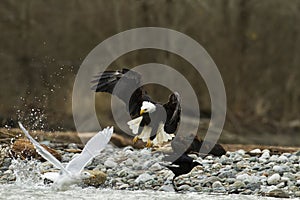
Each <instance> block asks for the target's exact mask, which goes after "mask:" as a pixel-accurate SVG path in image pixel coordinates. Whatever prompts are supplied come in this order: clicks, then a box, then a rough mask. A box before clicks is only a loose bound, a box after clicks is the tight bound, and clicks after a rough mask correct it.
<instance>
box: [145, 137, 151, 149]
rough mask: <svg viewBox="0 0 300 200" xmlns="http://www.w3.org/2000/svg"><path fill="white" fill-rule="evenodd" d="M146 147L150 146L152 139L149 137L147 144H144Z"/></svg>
mask: <svg viewBox="0 0 300 200" xmlns="http://www.w3.org/2000/svg"><path fill="white" fill-rule="evenodd" d="M146 147H147V148H150V147H152V141H151V140H150V139H148V141H147V144H146Z"/></svg>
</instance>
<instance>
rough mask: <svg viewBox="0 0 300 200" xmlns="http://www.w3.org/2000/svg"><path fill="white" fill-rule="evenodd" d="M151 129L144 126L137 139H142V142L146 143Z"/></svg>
mask: <svg viewBox="0 0 300 200" xmlns="http://www.w3.org/2000/svg"><path fill="white" fill-rule="evenodd" d="M151 131H152V128H151V127H149V126H144V128H143V131H142V133H141V134H140V135H139V136H138V138H140V139H142V140H143V142H147V141H148V139H149V138H150V135H151Z"/></svg>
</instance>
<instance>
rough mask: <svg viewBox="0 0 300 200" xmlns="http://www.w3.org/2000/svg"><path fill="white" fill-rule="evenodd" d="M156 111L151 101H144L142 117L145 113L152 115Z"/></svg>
mask: <svg viewBox="0 0 300 200" xmlns="http://www.w3.org/2000/svg"><path fill="white" fill-rule="evenodd" d="M155 110H156V106H155V105H154V104H153V103H151V102H150V101H143V104H142V107H141V111H140V115H142V114H143V113H152V112H154V111H155Z"/></svg>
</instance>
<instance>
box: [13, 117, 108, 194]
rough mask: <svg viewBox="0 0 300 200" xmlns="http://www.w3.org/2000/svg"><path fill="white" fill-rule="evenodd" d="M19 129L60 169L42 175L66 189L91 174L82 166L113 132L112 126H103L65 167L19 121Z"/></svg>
mask: <svg viewBox="0 0 300 200" xmlns="http://www.w3.org/2000/svg"><path fill="white" fill-rule="evenodd" d="M19 126H20V128H21V130H22V131H23V132H24V133H25V135H26V137H28V138H29V140H30V141H31V142H32V144H33V145H34V147H35V149H36V151H37V152H38V153H39V154H40V155H41V156H42V157H43V158H44V159H46V160H48V161H49V162H50V163H52V164H53V165H54V166H55V167H56V168H58V169H60V172H59V173H57V172H48V173H45V174H44V175H43V177H44V178H47V179H50V180H52V181H53V182H54V184H53V186H54V187H55V188H56V189H66V188H67V187H68V186H70V185H73V184H76V183H79V182H80V181H81V180H82V179H84V178H89V177H91V176H92V175H91V174H90V173H89V172H86V171H83V169H84V167H85V166H86V165H87V164H88V163H89V161H91V160H92V159H93V158H94V157H95V156H97V155H99V154H100V152H101V150H102V149H103V148H104V147H105V146H106V144H107V143H108V142H109V141H110V138H111V136H112V134H113V127H111V128H109V127H107V128H105V129H103V130H102V131H99V132H98V133H97V134H96V135H94V136H93V137H92V138H91V139H90V140H89V141H88V142H87V143H86V145H85V147H84V148H83V150H82V152H81V153H80V154H79V155H78V156H76V157H75V158H73V159H72V160H71V161H70V162H69V163H68V164H67V166H66V167H64V166H63V165H62V163H61V162H60V161H58V160H57V159H56V158H55V157H54V156H53V155H52V154H51V153H49V152H48V151H47V150H46V149H45V148H44V147H42V146H41V145H40V144H39V143H38V142H37V141H35V140H34V139H33V138H32V137H31V136H30V135H29V133H28V131H27V130H26V129H25V128H24V127H23V125H22V123H21V122H19Z"/></svg>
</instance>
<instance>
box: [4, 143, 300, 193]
mask: <svg viewBox="0 0 300 200" xmlns="http://www.w3.org/2000/svg"><path fill="white" fill-rule="evenodd" d="M48 146H50V147H51V148H53V149H56V150H57V152H59V153H60V154H61V156H62V161H63V162H68V161H69V160H70V159H72V157H73V156H75V154H76V153H79V152H80V148H78V146H77V145H76V144H69V145H68V146H64V145H61V144H55V143H49V144H48ZM0 152H1V155H0V159H1V160H0V183H2V184H5V183H12V182H14V181H15V180H16V178H17V177H16V176H18V175H20V174H18V173H16V171H18V170H19V169H18V166H19V168H20V166H21V165H16V163H15V162H16V161H14V162H12V161H13V159H12V158H11V156H10V147H9V146H8V145H4V144H3V145H1V151H0ZM191 156H192V157H194V158H195V159H196V160H197V161H198V162H200V163H201V164H202V166H198V167H195V168H194V170H192V172H191V173H189V174H187V175H182V176H180V177H178V178H176V179H175V182H176V185H177V187H178V189H179V191H180V192H198V193H219V194H231V193H234V194H246V195H259V196H272V197H300V164H299V163H300V151H297V152H290V153H281V154H274V153H273V152H272V151H270V150H269V149H262V150H261V149H253V150H251V151H245V150H237V151H232V152H230V151H227V153H226V155H223V156H221V157H215V156H207V157H205V158H203V159H202V158H200V157H198V156H197V155H195V154H191ZM163 157H164V155H163V153H161V152H159V151H155V150H151V149H141V150H139V149H134V148H132V147H131V146H127V147H125V148H118V147H114V146H113V145H108V146H107V148H106V149H105V150H104V151H103V152H102V153H101V154H100V155H99V156H98V157H96V158H95V159H94V160H93V161H92V162H91V163H90V164H89V165H88V166H87V169H88V170H93V171H97V170H98V171H102V172H104V173H105V174H106V175H107V177H106V181H105V182H104V184H102V185H101V187H105V188H112V189H118V190H144V189H148V190H155V191H157V190H158V191H174V188H173V186H172V183H171V181H172V177H173V174H172V172H171V171H170V170H168V169H167V168H166V167H165V166H164V165H166V164H167V163H164V162H162V158H163ZM18 162H21V163H22V162H30V161H22V160H19V161H18ZM37 165H38V166H39V167H38V169H39V171H40V172H45V171H49V170H50V171H51V170H54V169H52V166H51V164H50V163H48V162H43V163H42V164H41V162H40V161H37V160H36V161H33V162H32V161H31V165H30V164H28V163H27V164H25V165H22V167H23V168H24V167H25V168H26V167H29V168H31V170H32V168H34V166H37ZM22 167H21V168H22ZM25 170H26V169H25ZM19 171H20V170H19ZM27 171H30V170H27ZM39 176H40V174H39V173H35V177H34V178H37V179H38V178H39ZM31 178H32V176H31ZM87 184H88V183H87Z"/></svg>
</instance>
